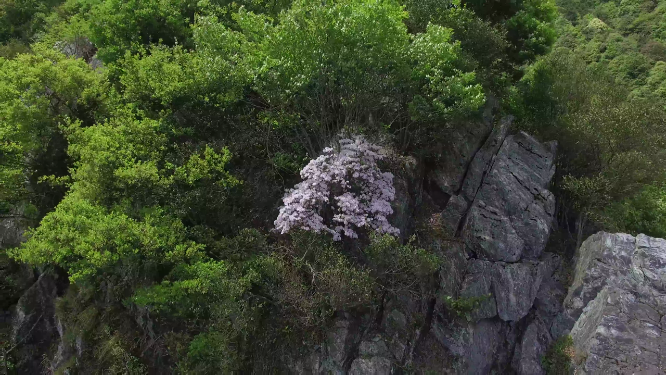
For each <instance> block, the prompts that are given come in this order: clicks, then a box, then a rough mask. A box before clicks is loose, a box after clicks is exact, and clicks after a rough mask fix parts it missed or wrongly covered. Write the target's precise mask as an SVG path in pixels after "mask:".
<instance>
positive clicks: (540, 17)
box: [0, 0, 666, 374]
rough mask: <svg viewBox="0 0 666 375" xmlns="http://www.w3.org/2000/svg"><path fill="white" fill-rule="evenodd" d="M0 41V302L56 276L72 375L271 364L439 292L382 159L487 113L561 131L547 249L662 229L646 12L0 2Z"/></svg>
mask: <svg viewBox="0 0 666 375" xmlns="http://www.w3.org/2000/svg"><path fill="white" fill-rule="evenodd" d="M0 42H1V43H2V45H1V46H0V56H1V57H0V216H2V217H5V218H20V219H21V220H22V222H25V223H28V225H29V226H30V227H31V229H29V230H28V231H27V233H26V241H25V242H24V243H23V244H21V245H20V246H18V247H13V248H8V249H3V250H1V253H0V277H1V279H0V301H1V303H2V310H3V311H4V310H8V309H10V307H11V306H12V305H14V304H16V302H17V300H18V297H19V296H20V294H21V292H22V291H23V290H24V288H25V286H24V285H23V284H22V282H21V277H22V276H21V275H22V273H24V269H25V268H30V269H32V270H33V271H34V272H37V273H38V274H45V273H49V274H52V275H54V277H57V278H58V280H59V282H61V283H64V284H66V287H63V289H62V290H63V292H62V295H60V296H59V297H58V302H57V306H56V309H57V314H58V317H59V319H60V320H61V322H62V324H63V325H64V326H65V327H66V328H67V332H69V335H70V336H71V337H69V339H70V340H71V341H72V342H73V343H76V342H79V341H85V342H86V345H84V346H83V348H82V349H80V353H78V355H77V356H76V361H72V362H71V363H68V364H67V366H66V367H67V368H68V369H69V371H73V372H71V373H102V372H103V371H105V372H109V373H132V374H138V373H146V372H148V373H167V372H178V373H205V374H217V373H230V372H240V373H246V372H248V373H251V372H257V373H273V372H278V373H282V372H288V368H289V366H290V365H291V364H292V363H293V359H294V358H298V357H299V355H301V354H302V353H303V352H304V351H307V349H308V348H310V347H312V346H314V345H317V343H318V342H319V341H320V340H321V338H322V336H323V335H324V333H325V330H326V328H327V326H328V325H329V324H330V322H331V319H332V317H333V315H334V314H335V312H336V311H342V310H344V311H361V312H362V311H366V310H372V309H374V308H376V306H378V305H379V304H380V301H383V300H385V299H387V298H390V297H391V295H392V294H395V293H399V292H400V291H405V290H407V291H409V292H410V293H413V294H418V295H423V296H428V295H430V294H431V293H433V290H432V284H433V283H432V278H433V274H434V272H435V271H436V270H437V269H438V268H439V266H440V263H441V262H442V261H443V260H442V259H441V258H440V257H438V256H437V255H435V254H433V253H432V252H430V251H428V249H427V244H426V243H425V241H423V240H422V234H423V233H424V232H431V233H432V232H436V230H437V228H436V223H434V224H433V223H432V222H430V221H428V220H427V219H424V220H422V221H421V222H420V223H418V225H416V226H415V227H414V228H412V229H410V230H409V232H404V231H403V232H400V231H399V230H398V229H397V228H396V227H394V226H393V225H392V224H391V223H390V220H389V217H390V215H391V214H392V213H393V211H394V209H393V208H391V202H392V201H393V200H394V198H395V196H396V191H395V189H394V187H393V185H392V181H393V178H394V176H395V175H397V174H399V169H400V168H399V167H396V166H397V165H399V163H398V162H397V160H398V161H399V160H405V159H410V160H417V161H418V162H419V163H420V165H424V166H426V168H427V166H429V165H433V164H436V163H438V162H441V161H442V160H441V159H442V158H443V156H442V149H443V148H446V147H447V144H448V143H447V142H450V136H449V135H450V134H451V132H452V131H453V130H454V129H460V128H464V127H466V126H468V124H471V123H473V122H475V121H480V119H481V118H482V117H483V116H484V109H486V108H487V107H488V104H487V103H496V104H495V107H494V111H495V112H497V113H500V114H502V115H513V116H514V117H515V121H514V123H513V129H512V130H513V131H518V130H524V131H526V132H529V133H530V134H533V135H534V136H536V137H537V138H538V139H540V140H542V141H550V140H556V141H557V142H558V152H557V173H556V176H555V179H554V182H553V186H552V188H551V189H552V190H553V191H554V192H555V194H556V196H557V224H558V226H559V229H558V230H559V232H560V233H562V235H561V236H560V237H562V238H564V237H566V236H567V235H569V237H571V238H574V239H575V238H576V236H578V237H580V236H581V235H582V234H583V233H590V232H591V231H592V230H598V229H603V230H608V231H624V232H627V233H634V234H636V233H646V234H649V235H652V236H656V237H666V163H664V162H663V161H664V156H666V155H665V154H666V1H663V0H608V1H606V0H559V3H557V4H556V3H554V2H553V1H552V0H519V1H507V0H499V1H490V0H468V1H466V0H462V1H461V0H450V1H449V0H321V1H320V0H316V1H312V0H293V1H292V0H238V1H234V2H232V1H226V0H150V1H148V0H128V1H121V0H64V1H62V0H0ZM423 216H424V217H425V216H427V213H423ZM565 234H566V235H565ZM555 237H557V236H555ZM574 242H575V241H574ZM562 243H566V240H565V239H562ZM561 252H562V254H564V255H566V256H569V257H570V256H571V255H572V249H571V248H570V246H569V247H567V246H565V245H562V250H561ZM137 317H139V318H137ZM142 319H143V320H142ZM148 320H149V321H150V322H151V323H150V327H147V326H141V324H140V323H139V322H140V321H148ZM9 334H10V332H9V328H3V329H2V331H1V332H0V336H1V337H0V345H2V348H1V351H0V355H1V356H2V358H0V359H2V362H3V366H4V368H3V369H2V370H0V373H2V372H3V371H5V372H8V373H12V371H13V368H14V364H15V362H16V361H17V360H18V359H17V358H16V357H15V348H16V345H15V344H16V343H12V342H11V341H10V340H9V339H8V337H9ZM18 344H20V343H18ZM74 345H79V344H74ZM79 346H81V345H79ZM77 371H78V372H77Z"/></svg>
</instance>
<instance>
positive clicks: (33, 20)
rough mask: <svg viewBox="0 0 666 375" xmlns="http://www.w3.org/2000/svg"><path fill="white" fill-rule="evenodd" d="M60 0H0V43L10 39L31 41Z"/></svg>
mask: <svg viewBox="0 0 666 375" xmlns="http://www.w3.org/2000/svg"><path fill="white" fill-rule="evenodd" d="M61 2H62V0H2V1H1V2H0V43H3V44H4V43H5V42H7V41H9V40H11V39H18V40H21V41H22V42H29V41H32V39H33V37H34V36H35V34H36V33H38V32H40V31H42V30H43V28H44V26H45V23H46V22H45V18H46V17H47V15H48V14H49V12H50V11H51V9H52V8H53V7H54V6H56V5H58V4H59V3H61Z"/></svg>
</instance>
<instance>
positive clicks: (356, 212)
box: [275, 136, 400, 241]
mask: <svg viewBox="0 0 666 375" xmlns="http://www.w3.org/2000/svg"><path fill="white" fill-rule="evenodd" d="M339 143H340V152H336V151H335V150H333V149H332V148H330V147H327V148H325V149H324V150H323V151H322V154H321V155H320V156H319V157H318V158H316V159H314V160H311V161H310V163H308V165H306V166H305V167H304V168H303V169H302V170H301V178H302V179H303V181H302V182H301V183H299V184H297V185H296V186H295V187H294V188H293V189H290V190H288V191H287V193H286V194H285V196H284V198H283V199H282V201H283V202H284V206H282V207H281V208H280V214H279V215H278V217H277V219H276V220H275V229H276V230H278V231H279V232H280V233H283V234H284V233H287V232H289V231H290V230H292V229H295V228H299V229H304V230H310V231H313V232H322V231H324V232H328V233H331V234H332V235H333V239H334V240H336V241H339V240H340V239H342V235H343V234H344V235H345V236H347V237H350V238H357V237H358V234H357V233H356V231H355V230H354V229H355V228H363V227H367V228H370V229H373V230H375V231H377V232H380V233H389V234H393V235H397V234H399V233H400V231H399V230H398V229H397V228H395V227H393V226H392V225H391V224H390V223H389V221H388V216H389V215H391V214H392V213H393V209H392V208H391V202H392V201H393V199H394V198H395V189H394V188H393V174H391V173H389V172H382V171H380V170H379V167H378V166H377V160H380V159H382V158H383V155H381V153H380V151H381V147H379V146H377V145H373V144H371V143H368V142H367V141H365V140H364V139H363V138H362V137H360V136H357V137H354V139H342V140H340V142H339ZM326 209H330V210H332V212H333V218H332V219H331V222H330V223H324V218H323V217H322V216H321V213H322V212H323V211H324V210H326Z"/></svg>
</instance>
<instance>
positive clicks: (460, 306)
mask: <svg viewBox="0 0 666 375" xmlns="http://www.w3.org/2000/svg"><path fill="white" fill-rule="evenodd" d="M488 298H492V295H491V294H489V295H487V296H478V297H460V298H453V297H451V296H446V297H445V298H444V304H446V307H447V308H448V309H449V311H451V312H453V313H454V314H455V315H456V316H458V317H460V318H465V319H467V320H468V321H470V320H471V319H472V315H471V314H472V313H473V312H474V311H476V309H478V308H479V306H481V303H482V302H483V301H485V300H487V299H488Z"/></svg>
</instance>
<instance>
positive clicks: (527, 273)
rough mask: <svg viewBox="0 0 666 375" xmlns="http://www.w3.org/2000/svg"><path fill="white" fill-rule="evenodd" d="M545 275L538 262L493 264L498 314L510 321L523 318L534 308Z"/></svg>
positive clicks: (494, 290) (494, 291) (494, 292)
mask: <svg viewBox="0 0 666 375" xmlns="http://www.w3.org/2000/svg"><path fill="white" fill-rule="evenodd" d="M542 278H543V275H542V273H541V269H540V267H539V264H538V263H536V262H529V261H526V262H521V263H501V262H497V263H495V264H494V265H493V294H494V295H495V301H496V303H497V314H498V315H499V317H500V318H501V319H502V320H504V321H506V322H508V321H517V320H520V319H522V318H523V317H524V316H526V315H527V313H528V312H529V311H530V309H531V308H532V304H533V303H534V299H535V298H536V296H537V292H538V291H539V286H541V280H542Z"/></svg>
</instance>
